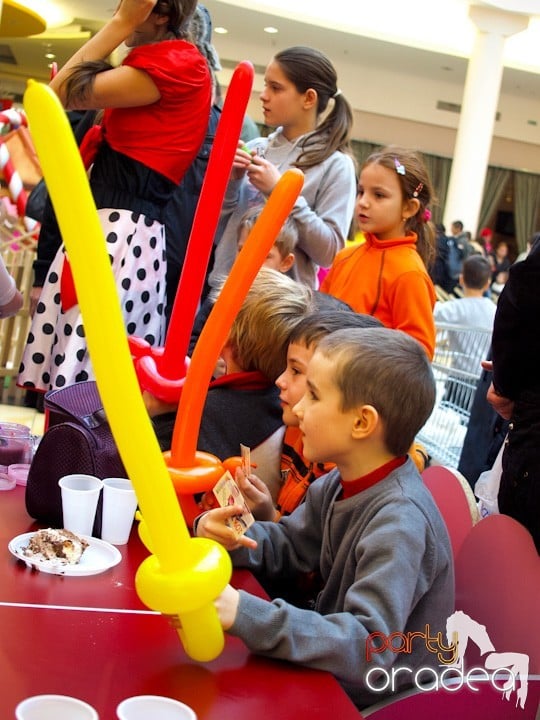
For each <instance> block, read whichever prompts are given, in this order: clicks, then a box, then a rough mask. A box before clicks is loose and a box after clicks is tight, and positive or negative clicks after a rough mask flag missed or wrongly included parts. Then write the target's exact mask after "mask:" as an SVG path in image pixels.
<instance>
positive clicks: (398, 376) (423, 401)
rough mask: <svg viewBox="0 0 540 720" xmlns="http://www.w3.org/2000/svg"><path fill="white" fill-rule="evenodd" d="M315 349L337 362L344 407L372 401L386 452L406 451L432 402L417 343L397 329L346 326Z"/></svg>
mask: <svg viewBox="0 0 540 720" xmlns="http://www.w3.org/2000/svg"><path fill="white" fill-rule="evenodd" d="M316 352H320V353H322V354H323V355H324V356H325V357H327V358H330V359H331V360H332V361H333V362H334V363H335V370H334V375H333V382H335V384H336V385H337V386H338V388H339V390H340V392H341V395H342V398H343V401H342V409H343V411H347V410H351V409H353V408H355V407H359V406H360V405H372V406H373V407H374V408H375V409H376V410H377V412H378V413H379V415H380V417H381V420H382V423H383V427H384V438H385V443H386V447H387V449H388V451H389V452H391V453H392V455H394V456H396V457H398V456H400V455H406V454H407V452H408V451H409V448H410V447H411V445H412V443H413V441H414V438H415V437H416V434H417V433H418V431H419V430H420V428H421V427H422V426H423V425H424V423H425V422H426V420H427V419H428V418H429V416H430V415H431V412H432V410H433V406H434V404H435V379H434V377H433V372H432V370H431V364H430V362H429V360H428V358H427V355H426V352H425V350H424V349H423V347H422V346H421V345H420V343H419V342H418V341H417V340H415V339H414V338H412V337H411V336H410V335H407V334H406V333H404V332H402V331H401V330H392V329H390V328H364V329H356V328H350V329H347V330H337V331H336V332H333V333H331V334H330V335H327V336H326V337H325V338H323V339H322V340H321V341H320V343H319V345H318V346H317V351H316Z"/></svg>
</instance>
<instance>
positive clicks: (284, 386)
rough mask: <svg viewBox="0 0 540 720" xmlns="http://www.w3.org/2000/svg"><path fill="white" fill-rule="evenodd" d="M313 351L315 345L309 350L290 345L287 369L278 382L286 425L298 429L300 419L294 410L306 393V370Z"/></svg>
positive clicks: (297, 345) (301, 346)
mask: <svg viewBox="0 0 540 720" xmlns="http://www.w3.org/2000/svg"><path fill="white" fill-rule="evenodd" d="M313 351H314V347H313V345H312V346H311V347H309V348H308V347H306V346H305V345H302V344H301V343H300V344H299V343H290V344H289V348H288V350H287V367H286V368H285V370H284V371H283V372H282V373H281V375H280V376H279V377H278V379H277V380H276V385H277V386H278V388H279V390H280V392H279V399H280V401H281V409H282V411H283V422H284V423H285V425H289V426H293V427H298V418H297V416H296V415H295V414H294V413H293V410H292V409H293V407H294V406H295V405H296V403H297V402H299V401H300V399H301V398H302V396H303V394H304V393H305V391H306V370H307V366H308V363H309V361H310V360H311V357H312V356H313Z"/></svg>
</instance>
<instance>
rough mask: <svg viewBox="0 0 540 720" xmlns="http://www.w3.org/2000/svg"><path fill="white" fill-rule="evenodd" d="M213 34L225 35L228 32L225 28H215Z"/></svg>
mask: <svg viewBox="0 0 540 720" xmlns="http://www.w3.org/2000/svg"><path fill="white" fill-rule="evenodd" d="M214 32H215V33H217V34H218V35H226V34H227V33H228V32H229V31H228V30H227V28H224V27H215V28H214Z"/></svg>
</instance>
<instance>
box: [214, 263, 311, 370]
mask: <svg viewBox="0 0 540 720" xmlns="http://www.w3.org/2000/svg"><path fill="white" fill-rule="evenodd" d="M312 307H313V293H312V291H311V289H310V288H309V287H307V286H306V285H303V284H301V283H298V282H296V281H295V280H292V279H291V278H289V277H287V275H284V274H283V273H280V272H278V271H277V270H272V269H270V268H266V267H262V268H261V269H260V270H259V272H258V274H257V276H256V278H255V280H254V281H253V284H252V286H251V288H250V289H249V290H248V293H247V295H246V298H245V300H244V302H243V304H242V307H241V308H240V310H239V312H238V315H237V316H236V318H235V320H234V322H233V324H232V327H231V331H230V333H229V337H228V339H227V344H228V346H229V348H230V349H231V351H232V353H233V357H234V359H235V361H236V363H237V364H238V365H239V366H240V367H241V368H243V370H244V371H246V372H249V371H252V370H259V371H260V372H262V373H263V374H264V375H265V376H266V377H267V378H268V380H270V381H272V382H274V381H275V380H276V379H277V378H278V376H279V375H281V373H282V372H283V370H284V369H285V367H286V365H287V348H288V345H289V338H290V335H291V332H292V331H293V329H294V328H295V327H296V325H297V324H298V323H299V322H300V320H301V319H302V318H303V317H304V315H306V313H308V312H310V311H311V309H312Z"/></svg>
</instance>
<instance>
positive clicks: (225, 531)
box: [197, 505, 257, 550]
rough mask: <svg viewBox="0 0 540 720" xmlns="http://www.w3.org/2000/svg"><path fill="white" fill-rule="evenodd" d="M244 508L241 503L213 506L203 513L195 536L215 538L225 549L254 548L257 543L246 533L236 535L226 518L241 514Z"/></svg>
mask: <svg viewBox="0 0 540 720" xmlns="http://www.w3.org/2000/svg"><path fill="white" fill-rule="evenodd" d="M243 512H244V508H243V507H242V506H241V505H227V506H226V507H222V508H215V510H209V511H208V512H207V513H205V514H204V515H203V516H202V517H201V519H200V520H199V522H198V524H197V537H205V538H210V539H211V540H215V541H216V542H218V543H219V544H220V545H223V547H224V548H225V549H226V550H236V549H237V548H239V547H247V548H256V547H257V543H256V541H255V540H253V539H252V538H250V537H247V536H246V535H241V536H240V537H236V535H235V533H234V530H233V529H232V528H230V527H229V526H228V525H227V523H226V520H227V519H228V518H232V517H234V516H235V515H242V513H243Z"/></svg>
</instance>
